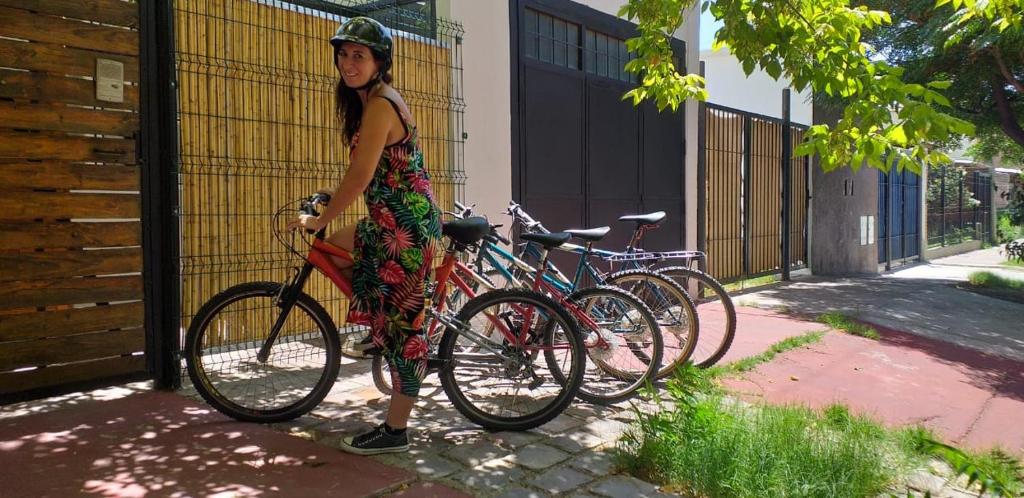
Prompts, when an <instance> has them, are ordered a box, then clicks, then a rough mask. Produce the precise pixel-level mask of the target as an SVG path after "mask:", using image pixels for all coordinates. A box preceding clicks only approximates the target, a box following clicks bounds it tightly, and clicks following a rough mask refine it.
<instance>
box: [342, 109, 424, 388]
mask: <svg viewBox="0 0 1024 498" xmlns="http://www.w3.org/2000/svg"><path fill="white" fill-rule="evenodd" d="M385 98H386V97H385ZM387 101H388V102H389V103H390V104H391V106H392V107H394V109H395V112H397V113H398V117H399V119H401V120H402V124H404V125H405V130H406V133H405V138H404V139H402V141H400V142H398V143H396V144H392V145H388V146H386V147H385V148H384V152H383V153H382V154H381V157H380V162H379V163H378V164H377V169H376V171H375V173H374V175H373V180H371V181H370V185H369V186H368V187H367V188H366V191H365V192H364V193H363V199H364V200H365V201H366V206H367V207H368V208H369V211H370V215H369V216H368V217H366V218H363V219H362V220H360V221H359V223H358V224H357V225H356V232H355V248H354V251H353V256H354V260H355V265H354V266H353V270H352V302H351V305H350V307H349V312H348V319H349V321H350V322H354V323H361V324H367V325H369V326H370V333H371V334H372V337H373V342H374V344H375V345H377V346H379V347H380V348H381V349H382V350H383V351H384V355H385V358H387V360H388V364H389V366H390V368H391V378H392V386H393V387H394V389H395V392H399V393H401V394H404V395H406V396H410V397H416V396H417V395H418V394H419V390H420V383H421V382H422V380H423V377H424V376H425V375H426V370H427V349H428V348H427V341H426V338H425V335H424V331H423V321H424V313H425V308H424V305H425V302H426V287H427V285H426V284H427V282H428V280H429V279H431V278H433V274H432V270H433V264H432V261H433V256H434V254H435V253H436V252H437V251H438V248H439V247H440V244H439V242H440V239H441V217H440V210H439V209H438V208H437V206H436V205H435V204H434V194H433V192H432V191H431V187H430V175H429V174H427V169H426V168H425V167H424V166H423V152H422V150H421V149H420V147H419V144H418V142H417V132H416V127H415V126H412V125H410V124H409V120H407V119H406V118H405V117H404V116H403V115H402V111H401V110H400V108H399V107H398V105H397V104H395V102H394V101H392V100H391V99H387ZM358 144H359V134H358V133H357V134H356V136H355V137H353V139H352V150H351V152H350V154H355V153H357V152H356V150H357V147H358Z"/></svg>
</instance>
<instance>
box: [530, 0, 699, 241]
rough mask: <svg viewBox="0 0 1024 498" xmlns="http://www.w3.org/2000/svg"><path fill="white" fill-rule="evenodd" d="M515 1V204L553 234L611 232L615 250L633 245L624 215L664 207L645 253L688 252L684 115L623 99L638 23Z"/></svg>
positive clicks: (541, 0)
mask: <svg viewBox="0 0 1024 498" xmlns="http://www.w3.org/2000/svg"><path fill="white" fill-rule="evenodd" d="M510 4H511V6H512V7H511V9H512V10H511V15H512V24H511V25H512V47H513V50H512V128H513V144H512V145H513V148H512V150H513V151H512V154H513V157H512V162H513V168H512V192H513V195H514V196H515V198H516V199H517V200H519V202H521V203H523V204H524V206H525V207H526V208H527V210H528V211H529V212H530V213H531V214H533V215H534V217H535V218H537V219H538V220H541V221H543V222H544V224H545V225H546V226H547V227H548V228H550V229H552V230H558V229H562V228H571V227H593V226H600V225H611V226H612V227H613V229H614V230H613V231H612V232H611V234H609V236H608V238H606V239H605V241H603V242H602V243H601V244H598V245H599V246H600V247H605V248H609V249H617V248H622V247H624V245H625V243H626V242H627V241H628V239H629V235H630V232H629V230H628V229H627V228H628V227H627V226H625V225H622V226H616V225H618V223H617V222H616V221H615V220H616V218H618V217H619V216H620V215H622V214H630V213H637V212H647V211H657V210H663V211H665V212H667V213H668V214H669V218H668V221H667V222H666V223H665V224H664V225H663V226H662V228H661V229H659V230H657V231H654V232H651V233H650V234H649V235H648V237H647V240H646V247H647V248H648V249H677V248H680V247H682V246H683V234H684V233H685V231H684V221H685V218H684V211H683V209H684V205H683V178H684V177H683V169H684V163H683V151H684V143H683V140H684V138H683V137H684V135H683V113H682V111H681V110H680V112H677V113H672V112H670V111H665V112H662V113H659V112H658V111H657V109H656V108H655V107H654V106H653V105H650V104H644V105H643V106H641V107H639V108H637V107H634V106H633V104H632V102H631V101H623V100H622V96H623V94H625V93H626V92H627V91H629V90H630V89H631V88H633V86H634V85H635V78H636V77H635V76H634V75H632V74H629V73H627V72H626V71H625V69H624V68H623V66H624V64H625V63H626V61H627V60H629V57H630V56H629V54H628V52H627V50H626V44H625V40H626V39H627V38H629V37H631V36H633V33H634V26H633V25H632V24H630V23H628V22H625V21H623V20H621V19H617V18H615V17H612V16H609V15H606V14H603V13H601V12H598V11H596V10H593V9H591V8H589V7H586V6H583V5H580V4H577V3H575V2H570V1H567V0H511V2H510ZM674 50H675V53H676V55H677V58H678V59H679V60H685V59H684V53H683V44H682V42H678V45H677V46H674ZM681 70H682V69H681Z"/></svg>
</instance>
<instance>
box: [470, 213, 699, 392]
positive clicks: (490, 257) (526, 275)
mask: <svg viewBox="0 0 1024 498" xmlns="http://www.w3.org/2000/svg"><path fill="white" fill-rule="evenodd" d="M456 206H457V208H458V210H459V211H460V212H462V213H463V214H464V215H468V214H470V213H471V212H472V210H471V208H467V207H465V206H463V205H462V204H460V203H456ZM507 213H508V214H509V215H511V216H512V217H513V219H514V220H515V223H516V224H517V225H518V226H520V227H522V233H523V234H524V235H528V234H544V233H550V232H549V231H548V230H547V229H546V228H544V226H543V225H542V224H541V223H539V222H537V221H534V220H533V219H532V218H531V217H530V216H529V214H527V213H526V212H525V211H523V210H522V209H521V208H520V207H519V206H518V205H517V204H515V203H510V206H509V210H508V212H507ZM498 227H500V225H493V226H492V229H491V233H490V234H489V235H488V236H486V237H484V240H483V241H481V244H480V247H479V249H478V251H477V253H476V259H475V260H474V261H473V262H471V263H470V265H471V266H473V267H474V268H475V269H476V271H477V273H478V274H479V275H482V276H483V277H484V278H486V279H487V281H488V282H489V284H490V285H492V286H494V287H498V288H502V287H522V286H523V282H529V281H530V279H531V278H532V275H533V272H534V266H535V265H536V263H537V262H538V261H540V257H541V255H542V250H541V248H540V247H539V246H538V245H537V244H535V243H532V242H529V238H528V237H525V236H523V237H521V238H523V239H524V240H526V241H527V243H525V244H524V245H523V248H522V250H521V251H520V254H519V255H518V256H517V255H516V254H513V253H512V252H510V251H508V250H505V249H503V248H502V247H500V246H499V243H503V244H504V245H507V246H511V245H512V244H511V241H509V240H508V238H506V237H504V236H502V235H501V234H500V233H498V232H497V228H498ZM609 231H610V228H608V227H601V228H595V229H591V230H566V231H565V233H568V234H570V235H572V236H574V237H575V238H578V239H582V240H583V241H585V245H583V246H580V245H575V244H568V243H566V244H562V245H560V246H558V247H557V249H558V250H562V251H570V252H573V253H575V254H578V255H579V260H578V262H577V267H576V272H575V277H574V278H572V279H570V278H568V277H566V275H565V274H564V273H563V272H562V271H560V270H559V269H558V268H557V267H556V266H555V265H554V264H552V263H551V262H550V260H548V263H547V265H546V271H545V272H544V274H543V275H542V278H543V280H544V282H545V283H546V284H547V285H548V286H550V287H553V288H555V289H557V290H558V292H560V293H563V294H573V293H576V292H580V289H581V287H582V283H583V280H584V277H585V276H589V277H590V279H591V280H592V281H593V282H596V283H597V285H599V286H606V287H607V286H613V287H618V288H620V289H623V290H625V291H628V292H629V293H630V294H632V295H634V296H636V297H637V298H638V299H639V300H640V301H642V302H643V303H644V304H645V305H647V307H648V308H650V310H651V312H652V313H653V315H654V318H655V320H657V322H658V327H659V329H660V330H661V335H662V342H663V351H662V357H661V358H662V366H661V368H659V369H658V370H657V371H656V372H654V373H653V374H652V375H651V378H652V379H655V378H663V377H665V376H667V375H669V374H671V372H672V371H673V370H674V369H675V368H676V367H678V366H679V365H681V364H683V363H684V362H686V361H688V360H689V359H690V357H691V355H692V354H693V352H694V350H695V348H696V345H697V342H698V341H697V338H698V331H699V323H698V319H697V313H696V308H695V306H694V304H693V302H692V300H691V299H690V297H689V295H688V294H687V292H686V290H685V289H684V288H683V287H681V286H680V285H679V284H678V283H676V282H674V281H673V280H671V279H670V278H668V277H666V276H663V275H661V274H658V273H657V272H654V271H651V270H649V269H647V268H642V267H639V266H636V267H632V268H627V269H623V270H620V271H615V272H611V271H609V272H603V271H600V270H599V269H598V268H597V267H596V266H595V265H594V264H593V261H594V260H595V259H603V260H606V261H614V259H615V258H617V257H621V255H619V254H616V253H611V252H609V251H602V250H600V249H594V248H593V244H594V242H597V241H598V240H600V239H601V238H603V237H604V236H605V235H606V234H607V233H608V232H609Z"/></svg>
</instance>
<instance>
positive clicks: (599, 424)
mask: <svg viewBox="0 0 1024 498" xmlns="http://www.w3.org/2000/svg"><path fill="white" fill-rule="evenodd" d="M627 427H628V426H627V425H626V424H625V423H623V422H621V421H618V420H611V419H599V420H592V421H590V422H587V423H586V425H584V426H583V430H585V431H587V432H589V433H591V434H595V435H597V436H600V437H602V438H604V439H605V440H606V441H615V440H617V439H619V436H621V435H622V432H623V431H625V430H626V428H627Z"/></svg>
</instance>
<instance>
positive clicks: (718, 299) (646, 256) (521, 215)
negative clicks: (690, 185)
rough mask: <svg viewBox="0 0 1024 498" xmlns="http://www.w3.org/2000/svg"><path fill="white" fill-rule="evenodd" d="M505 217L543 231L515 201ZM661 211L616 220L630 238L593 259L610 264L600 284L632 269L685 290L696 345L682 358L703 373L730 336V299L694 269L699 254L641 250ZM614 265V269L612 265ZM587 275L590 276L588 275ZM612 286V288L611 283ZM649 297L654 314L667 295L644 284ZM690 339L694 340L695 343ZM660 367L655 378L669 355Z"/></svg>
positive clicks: (727, 345) (666, 371)
mask: <svg viewBox="0 0 1024 498" xmlns="http://www.w3.org/2000/svg"><path fill="white" fill-rule="evenodd" d="M508 212H509V214H512V215H513V217H515V218H516V221H517V223H519V225H520V226H522V227H523V229H524V230H526V231H533V230H539V231H545V229H544V227H543V225H541V224H540V223H539V222H537V221H534V220H533V218H531V217H530V215H529V214H527V213H526V211H524V210H523V209H522V207H521V206H519V205H518V204H516V203H515V202H510V203H509V208H508ZM665 217H666V216H665V212H664V211H658V212H654V213H648V214H638V215H629V216H622V217H620V218H619V221H623V222H628V223H634V224H635V227H634V229H633V234H632V236H631V237H630V240H629V242H628V243H627V244H626V248H625V250H624V251H622V252H614V251H602V250H595V251H594V253H595V255H596V256H597V257H599V258H601V259H603V260H604V261H607V262H608V263H609V265H610V267H611V268H610V269H609V273H610V275H609V276H608V278H607V279H606V281H610V282H609V283H613V282H614V281H615V278H617V276H619V275H629V274H630V273H629V272H631V271H634V270H640V269H642V270H647V271H652V272H655V273H657V274H658V275H661V276H663V277H665V278H668V279H670V280H672V281H673V282H675V283H677V284H679V286H680V287H682V288H683V289H685V290H686V292H687V293H688V297H690V298H692V301H691V302H692V303H693V304H694V305H695V307H696V315H697V316H698V317H699V320H700V340H699V341H696V345H695V347H694V349H693V352H692V354H691V356H690V357H689V358H688V359H689V361H691V362H692V363H693V364H694V365H696V366H698V367H701V368H707V367H710V366H712V365H714V364H715V363H717V362H718V361H719V360H721V359H722V357H723V356H725V354H726V352H728V351H729V348H730V347H731V346H732V342H733V339H734V338H735V336H736V307H735V305H734V304H733V302H732V298H731V297H730V296H729V293H728V292H727V291H726V290H725V287H724V286H722V284H721V283H719V282H718V281H717V280H715V278H714V277H712V276H711V275H709V274H707V273H705V272H703V271H701V270H700V268H701V266H702V263H704V261H705V259H706V256H705V254H704V253H703V252H700V251H686V250H677V251H663V252H657V251H645V250H644V249H643V248H642V244H643V238H644V236H645V235H646V234H647V232H649V231H651V230H654V229H656V228H657V227H658V226H659V225H660V224H661V223H662V222H664V220H665ZM560 249H562V250H569V251H574V252H579V248H578V247H577V246H572V245H571V244H566V245H564V246H562V247H561V248H560ZM616 265H618V270H616V269H615V266H616ZM591 273H592V272H591ZM616 285H618V284H617V283H616ZM645 288H648V289H650V290H649V291H648V293H649V296H648V297H645V299H644V301H645V302H647V304H648V305H649V306H650V307H651V308H652V309H658V308H659V307H660V306H663V305H659V304H658V303H659V302H661V301H663V300H664V299H666V297H665V296H666V295H667V294H666V292H667V291H659V292H654V291H653V288H650V287H648V286H647V285H645ZM695 340H696V338H695ZM665 361H666V364H665V367H664V368H663V369H662V371H661V372H659V378H663V377H664V376H666V375H669V374H670V373H671V371H672V369H673V368H674V366H673V365H672V364H671V356H670V353H669V352H666V360H665Z"/></svg>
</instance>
